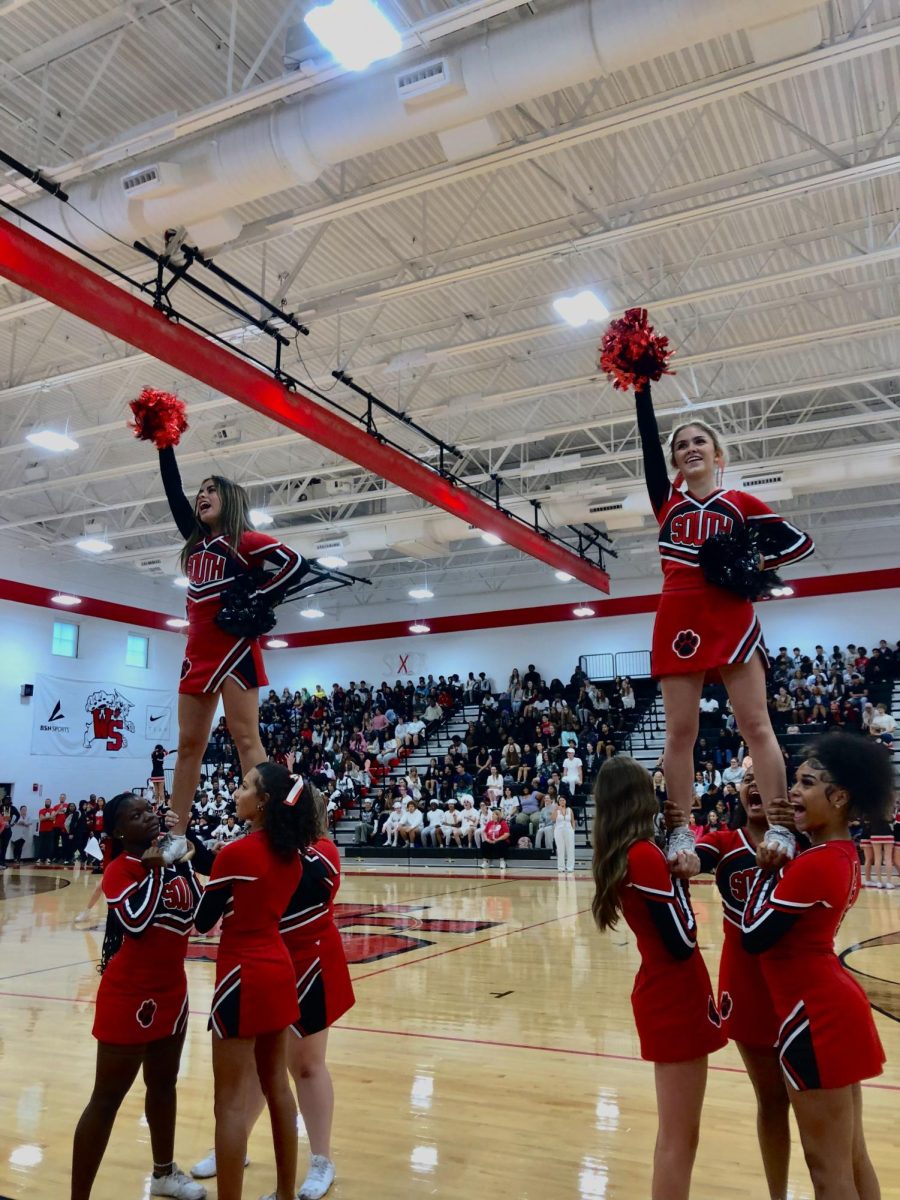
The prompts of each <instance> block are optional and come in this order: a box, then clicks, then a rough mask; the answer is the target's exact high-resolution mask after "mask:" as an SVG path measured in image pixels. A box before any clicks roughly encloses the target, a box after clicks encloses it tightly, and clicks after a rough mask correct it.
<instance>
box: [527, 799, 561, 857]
mask: <svg viewBox="0 0 900 1200" xmlns="http://www.w3.org/2000/svg"><path fill="white" fill-rule="evenodd" d="M556 799H557V798H556V789H555V788H553V787H550V788H548V789H547V791H546V792H545V793H544V794H543V795H541V807H540V810H539V811H538V820H537V826H536V827H535V828H534V829H533V832H532V837H533V841H534V848H535V849H536V850H552V849H553V833H554V830H555V829H556Z"/></svg>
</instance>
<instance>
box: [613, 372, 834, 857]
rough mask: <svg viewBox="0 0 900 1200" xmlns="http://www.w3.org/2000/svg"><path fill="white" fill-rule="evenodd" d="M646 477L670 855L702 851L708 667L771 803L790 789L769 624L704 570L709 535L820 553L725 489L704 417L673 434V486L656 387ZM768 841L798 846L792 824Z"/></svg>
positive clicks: (643, 414)
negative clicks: (698, 847) (700, 741)
mask: <svg viewBox="0 0 900 1200" xmlns="http://www.w3.org/2000/svg"><path fill="white" fill-rule="evenodd" d="M635 399H636V402H637V422H638V431H639V433H640V438H641V446H642V450H643V458H644V475H645V482H646V485H647V491H648V493H649V496H650V503H651V505H652V506H653V512H654V514H655V516H656V519H657V521H658V522H659V552H660V557H661V559H662V569H663V589H662V595H661V596H660V600H659V606H658V608H657V612H656V617H655V620H654V624H653V647H652V660H653V663H652V665H653V674H654V675H656V676H658V677H659V680H660V687H661V688H662V695H663V705H664V707H665V712H666V745H665V751H664V757H665V764H666V786H667V788H668V790H669V798H670V799H671V800H672V801H674V803H675V804H676V805H677V806H678V808H679V809H680V810H681V813H682V822H681V825H680V826H679V827H678V828H677V829H675V830H673V831H672V834H671V835H670V838H669V843H670V845H669V853H670V856H674V854H675V853H677V852H678V851H679V850H681V851H685V852H688V853H689V852H690V851H691V850H692V849H693V845H692V841H691V834H690V831H689V830H688V828H687V825H688V817H689V815H690V810H691V779H692V777H693V769H694V768H693V757H692V755H693V747H694V743H695V742H696V740H697V731H698V728H699V720H700V709H699V702H700V696H701V693H702V690H703V684H704V680H705V677H706V673H707V671H717V672H718V673H719V674H720V675H721V678H722V682H723V683H724V684H725V687H726V689H727V691H728V698H729V699H730V701H731V704H732V707H733V709H734V715H735V718H736V720H737V723H738V726H739V728H740V730H741V733H742V735H743V737H744V738H745V740H746V742H747V746H748V749H749V751H750V754H751V755H752V756H753V761H754V763H755V764H756V778H757V781H758V783H759V790H760V793H761V795H762V798H763V803H764V804H765V805H766V806H768V805H769V804H770V803H772V802H774V801H775V800H779V799H780V800H784V798H785V797H786V795H787V781H786V779H785V768H784V759H783V758H782V755H781V748H780V746H779V745H778V740H777V739H776V737H775V734H774V732H773V730H772V723H771V720H770V719H769V715H768V709H767V707H766V675H765V669H766V666H767V663H768V659H767V657H766V653H765V649H764V646H763V635H762V629H761V628H760V624H759V619H758V617H757V616H756V614H755V612H754V610H753V605H752V604H751V602H750V601H749V600H747V599H744V597H742V596H739V595H737V594H736V593H735V592H732V591H728V590H726V589H725V588H722V587H717V586H715V585H714V584H711V583H709V582H708V581H707V580H706V578H705V576H704V574H703V572H702V571H701V569H700V564H699V556H700V549H701V547H702V546H703V544H704V542H706V541H707V539H708V538H710V537H712V536H714V535H716V534H719V533H729V532H731V531H733V530H742V529H748V530H751V531H755V532H757V533H759V534H763V533H764V534H765V537H766V549H765V552H764V553H763V554H762V555H761V556H760V565H761V567H762V568H763V569H765V570H777V569H779V568H780V567H783V566H785V565H787V564H788V563H795V562H799V561H800V560H801V559H803V558H806V557H807V556H808V555H810V554H812V552H813V550H814V548H815V547H814V545H813V542H812V539H811V538H810V537H809V536H808V534H805V533H803V532H802V531H801V530H799V529H797V528H796V527H795V526H794V525H792V524H791V523H790V522H789V521H786V520H784V518H782V517H779V516H778V515H777V514H776V513H774V512H772V510H771V509H770V508H768V507H767V505H765V504H764V503H763V502H762V501H761V500H758V499H757V498H756V497H755V496H753V495H751V494H750V493H749V492H744V491H740V490H738V489H733V488H728V489H723V488H722V487H721V486H720V482H721V475H722V472H723V471H724V468H725V450H724V447H723V445H722V443H721V442H720V440H719V437H718V435H717V434H716V432H715V430H714V429H712V428H711V427H710V426H709V425H706V424H705V423H704V422H703V421H697V420H693V421H688V422H685V423H683V424H680V425H676V426H675V428H674V429H673V431H672V435H671V437H670V439H669V448H670V462H671V465H672V467H673V468H674V469H675V470H676V471H677V472H678V474H677V476H676V478H675V481H674V482H670V480H669V477H668V471H667V467H666V460H665V456H664V454H663V450H662V447H661V445H660V439H659V429H658V427H657V424H656V417H655V416H654V413H653V401H652V398H651V395H650V384H649V382H647V381H645V382H644V383H643V385H641V386H638V388H637V389H636V393H635ZM767 841H769V842H771V843H773V844H777V845H781V846H783V847H784V848H785V849H788V848H790V849H792V839H791V836H790V834H789V832H788V831H787V830H784V829H781V828H780V827H774V826H773V827H771V828H770V829H769V831H768V833H767Z"/></svg>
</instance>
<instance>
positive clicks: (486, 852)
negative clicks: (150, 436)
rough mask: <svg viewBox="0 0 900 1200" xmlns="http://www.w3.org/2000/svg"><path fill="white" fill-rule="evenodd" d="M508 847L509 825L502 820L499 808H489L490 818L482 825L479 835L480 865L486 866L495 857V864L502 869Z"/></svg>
mask: <svg viewBox="0 0 900 1200" xmlns="http://www.w3.org/2000/svg"><path fill="white" fill-rule="evenodd" d="M508 849H509V825H507V823H506V821H504V820H503V815H502V813H501V812H500V809H499V808H492V809H491V819H490V821H488V823H487V824H486V825H485V827H484V832H483V833H482V835H481V853H482V855H483V857H482V860H481V865H482V866H483V867H488V866H490V864H491V863H492V862H493V860H494V859H495V858H496V859H498V860H499V861H498V863H497V865H498V866H499V867H500V868H501V869H503V868H504V867H505V866H506V858H505V857H504V856H505V855H506V852H507V850H508Z"/></svg>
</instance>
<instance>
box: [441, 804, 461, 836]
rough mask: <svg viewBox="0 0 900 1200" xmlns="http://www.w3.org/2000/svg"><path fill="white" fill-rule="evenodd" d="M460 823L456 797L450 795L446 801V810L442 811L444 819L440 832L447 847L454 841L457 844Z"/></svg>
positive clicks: (459, 834)
mask: <svg viewBox="0 0 900 1200" xmlns="http://www.w3.org/2000/svg"><path fill="white" fill-rule="evenodd" d="M461 824H462V822H461V820H460V815H459V809H458V805H457V803H456V797H455V796H451V797H450V799H449V800H448V801H447V811H446V812H445V813H444V819H443V821H442V822H441V834H442V837H443V842H444V845H445V846H447V847H448V848H449V847H450V846H451V845H453V843H454V842H455V843H456V845H457V846H459V845H460V844H461V843H460V839H461V836H462V835H461V832H460V825H461Z"/></svg>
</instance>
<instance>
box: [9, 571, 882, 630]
mask: <svg viewBox="0 0 900 1200" xmlns="http://www.w3.org/2000/svg"><path fill="white" fill-rule="evenodd" d="M790 585H791V587H792V588H793V589H794V595H793V597H786V598H784V599H777V600H767V601H766V604H784V603H790V602H791V600H800V599H808V598H810V597H812V596H839V595H852V594H853V593H856V592H877V591H883V590H884V589H886V588H897V587H900V567H891V568H887V569H885V570H882V571H860V572H855V573H852V574H844V575H814V576H810V577H809V578H806V579H792V580H790ZM54 595H56V593H55V592H54V591H53V590H52V589H51V588H42V587H34V586H33V585H32V584H29V583H18V582H16V581H15V580H12V579H0V600H13V601H15V602H16V603H18V604H33V605H36V606H37V607H38V608H50V609H52V610H53V611H54V612H68V613H74V614H76V615H80V616H86V617H101V618H103V620H106V621H118V622H120V623H121V624H123V625H132V626H134V625H138V626H144V627H145V628H148V629H161V630H163V631H164V632H165V633H173V632H175V631H174V630H172V629H170V628H168V626H167V625H166V622H167V621H168V620H170V619H171V618H170V617H169V616H168V615H167V614H166V613H156V612H150V611H148V610H147V609H144V608H132V607H130V606H129V605H127V604H113V603H112V602H110V601H109V600H95V599H93V598H92V597H90V596H82V597H81V604H79V605H78V606H77V608H62V607H61V606H60V605H58V604H53V603H52V601H51V597H52V596H54ZM658 600H659V595H658V594H657V593H654V594H652V595H648V596H622V597H621V598H620V599H617V600H590V601H589V602H588V603H589V605H590V607H591V608H592V609H593V610H594V613H595V614H596V615H595V616H594V617H576V616H575V615H574V613H573V611H572V610H573V609H574V608H576V607H577V606H578V601H574V600H573V601H569V602H567V603H565V604H544V605H540V606H538V607H536V608H516V609H500V610H498V611H496V612H475V613H460V614H458V615H457V616H452V617H431V616H428V617H425V618H424V620H425V621H426V622H427V624H428V626H429V628H430V630H431V633H432V634H435V633H465V632H468V631H471V630H476V629H511V628H513V627H515V626H519V625H546V624H550V623H551V622H557V621H579V620H581V621H596V620H598V619H600V618H603V617H630V616H634V615H635V614H637V613H652V612H655V611H656V605H657V602H658ZM411 623H412V622H411V619H410V620H404V621H385V622H383V623H382V624H380V625H352V626H348V627H347V628H345V629H315V630H310V631H309V632H308V633H307V632H304V633H281V632H278V633H277V634H273V635H272V636H277V637H280V638H282V639H283V640H284V641H286V642H287V643H288V646H289V647H290V648H292V649H297V648H298V647H303V646H333V645H338V644H340V643H343V642H374V641H382V640H384V639H385V638H409V637H410V636H413V637H416V636H421V637H427V636H429V635H427V634H420V635H416V634H412V635H411V634H410V632H409V627H410V624H411Z"/></svg>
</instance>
